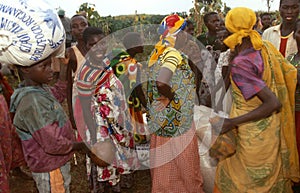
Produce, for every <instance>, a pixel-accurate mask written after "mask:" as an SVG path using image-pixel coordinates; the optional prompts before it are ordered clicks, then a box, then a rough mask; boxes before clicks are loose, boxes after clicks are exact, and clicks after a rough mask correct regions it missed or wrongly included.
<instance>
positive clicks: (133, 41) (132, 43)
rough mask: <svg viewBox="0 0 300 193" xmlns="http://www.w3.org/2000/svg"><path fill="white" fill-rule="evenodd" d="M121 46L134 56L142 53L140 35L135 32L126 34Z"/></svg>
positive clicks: (142, 47)
mask: <svg viewBox="0 0 300 193" xmlns="http://www.w3.org/2000/svg"><path fill="white" fill-rule="evenodd" d="M123 45H124V47H125V48H126V50H129V51H132V52H134V53H135V54H137V53H143V51H144V46H143V40H142V37H141V34H140V33H137V32H128V33H126V34H125V36H124V37H123Z"/></svg>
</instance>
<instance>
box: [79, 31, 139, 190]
mask: <svg viewBox="0 0 300 193" xmlns="http://www.w3.org/2000/svg"><path fill="white" fill-rule="evenodd" d="M83 38H84V41H85V42H86V47H87V48H88V49H89V52H88V53H87V57H86V63H85V64H84V65H83V66H82V68H81V69H80V71H79V74H78V82H77V88H78V95H79V99H80V103H81V106H82V107H84V108H82V111H83V117H84V120H85V123H86V125H87V130H82V128H78V130H79V132H80V135H81V136H82V137H83V138H85V140H87V143H88V144H91V146H92V147H97V146H98V147H99V145H101V144H103V143H108V144H112V145H108V146H106V147H103V148H101V152H102V153H103V152H104V153H103V154H106V155H107V156H108V157H112V156H111V155H112V154H113V157H114V159H113V160H112V159H110V160H107V159H105V158H106V157H105V156H104V157H102V156H101V157H100V159H102V160H104V161H105V162H107V163H108V164H107V165H106V166H103V165H102V166H101V167H100V166H99V165H96V164H95V160H94V159H93V160H92V161H91V160H90V159H89V158H88V159H87V171H88V175H89V177H90V178H89V179H90V182H91V189H92V192H99V193H100V192H101V193H103V192H104V191H105V189H104V188H105V184H106V182H108V183H109V184H110V185H111V186H112V191H113V192H121V187H120V183H119V181H120V175H121V174H129V173H131V170H132V169H133V167H134V166H136V165H137V163H138V162H137V157H136V154H134V150H133V147H134V146H133V145H134V143H133V136H132V133H130V131H131V130H132V127H131V123H130V122H129V121H130V118H129V111H128V109H127V106H126V100H125V95H124V90H123V87H122V83H121V82H120V81H119V79H118V78H117V77H116V76H115V75H114V73H113V71H112V69H111V68H110V67H109V65H110V60H109V59H108V58H107V57H106V56H105V53H106V49H107V44H106V42H105V41H103V40H102V39H103V38H104V34H103V32H102V31H101V30H100V29H98V28H94V27H88V28H87V29H86V30H85V31H84V33H83ZM100 40H101V41H100ZM75 116H76V115H75ZM83 129H84V128H83ZM112 148H115V149H116V151H111V150H112ZM94 153H96V154H97V152H94Z"/></svg>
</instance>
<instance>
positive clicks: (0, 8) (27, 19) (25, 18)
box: [0, 4, 35, 26]
mask: <svg viewBox="0 0 300 193" xmlns="http://www.w3.org/2000/svg"><path fill="white" fill-rule="evenodd" d="M0 12H2V13H6V14H9V15H12V16H14V17H16V18H17V19H19V20H20V21H22V22H23V23H24V24H25V25H26V26H30V25H31V24H33V23H34V22H35V20H34V19H33V18H32V17H31V16H30V15H28V14H26V13H25V12H23V11H22V10H21V9H16V8H14V7H11V6H7V5H3V4H0Z"/></svg>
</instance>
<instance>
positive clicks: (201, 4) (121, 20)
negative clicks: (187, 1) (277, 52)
mask: <svg viewBox="0 0 300 193" xmlns="http://www.w3.org/2000/svg"><path fill="white" fill-rule="evenodd" d="M262 1H266V6H267V8H268V10H269V9H270V5H271V3H272V2H273V1H274V0H262ZM230 9H231V8H230V7H228V6H227V5H226V3H224V2H223V1H222V0H194V7H193V8H191V9H190V10H189V13H186V12H176V14H178V15H180V16H182V17H183V18H188V19H189V20H191V21H192V22H193V23H194V25H195V35H200V34H201V33H204V32H206V31H207V28H206V26H205V25H204V22H203V16H204V14H205V13H207V12H210V11H215V12H217V13H219V15H220V17H221V18H225V15H226V14H227V13H228V11H229V10H230ZM80 12H85V13H86V16H87V19H88V21H89V23H90V25H91V26H95V27H101V28H102V30H103V31H104V32H105V33H106V34H110V33H113V32H116V31H118V30H122V29H125V28H128V27H131V26H135V31H138V32H141V33H142V34H143V35H145V37H147V36H148V35H147V34H144V32H145V31H147V32H149V31H150V30H149V29H146V27H147V25H148V24H159V23H160V22H161V20H162V19H163V18H164V17H165V16H166V15H148V14H137V12H136V13H135V14H132V15H120V16H106V17H101V16H100V14H99V13H98V12H97V11H96V8H95V4H91V3H83V4H81V5H80V7H79V10H78V11H77V13H80ZM260 13H262V11H258V12H257V14H258V15H259V14H260ZM270 13H271V14H272V16H273V19H274V20H275V21H274V24H278V23H280V15H279V12H278V11H275V12H270ZM152 30H156V29H152ZM153 32H154V33H155V31H153ZM149 34H151V33H149ZM147 38H151V37H147Z"/></svg>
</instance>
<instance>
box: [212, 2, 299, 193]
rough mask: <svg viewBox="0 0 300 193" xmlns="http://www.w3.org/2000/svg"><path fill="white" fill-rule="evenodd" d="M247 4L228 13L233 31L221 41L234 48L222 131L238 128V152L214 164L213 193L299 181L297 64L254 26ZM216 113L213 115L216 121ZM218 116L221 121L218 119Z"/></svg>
mask: <svg viewBox="0 0 300 193" xmlns="http://www.w3.org/2000/svg"><path fill="white" fill-rule="evenodd" d="M255 22H256V15H255V13H254V12H253V11H252V10H251V9H248V8H242V7H240V8H235V9H232V10H231V11H229V12H228V14H227V16H226V19H225V25H226V28H227V29H228V30H229V32H231V33H232V34H231V35H230V36H229V37H228V38H226V39H225V40H224V43H225V44H226V45H227V46H228V47H229V48H230V49H231V50H232V53H233V54H232V58H231V60H230V65H231V85H232V96H233V104H232V108H231V114H230V117H231V118H229V119H225V120H224V123H223V126H222V130H221V134H223V133H225V134H227V132H233V131H234V130H235V131H237V132H236V140H237V145H236V152H235V153H234V154H233V155H232V156H230V157H228V158H226V159H224V160H222V161H220V162H219V163H218V166H217V172H216V178H215V190H214V192H230V193H233V192H250V191H251V192H292V189H291V180H299V166H298V153H297V147H296V139H295V125H294V117H293V107H294V92H295V86H296V84H295V83H296V69H295V68H294V67H293V66H291V65H290V64H289V63H287V62H286V61H285V60H284V58H283V56H282V55H281V54H280V53H279V52H278V51H277V49H276V48H275V47H274V46H273V45H272V44H270V43H269V42H263V41H262V39H261V37H260V35H259V34H258V32H257V31H255V30H254V29H253V26H254V25H255ZM218 120H219V119H218V118H213V119H211V122H212V124H213V125H216V122H218ZM219 121H220V120H219Z"/></svg>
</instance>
